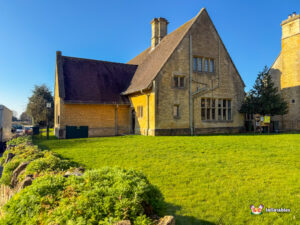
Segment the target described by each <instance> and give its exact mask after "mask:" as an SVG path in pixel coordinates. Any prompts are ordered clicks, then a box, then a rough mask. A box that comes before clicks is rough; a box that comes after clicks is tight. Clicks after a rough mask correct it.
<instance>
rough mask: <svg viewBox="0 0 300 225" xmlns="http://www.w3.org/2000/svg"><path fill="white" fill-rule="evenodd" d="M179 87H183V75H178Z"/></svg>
mask: <svg viewBox="0 0 300 225" xmlns="http://www.w3.org/2000/svg"><path fill="white" fill-rule="evenodd" d="M179 80H180V87H184V77H180V78H179Z"/></svg>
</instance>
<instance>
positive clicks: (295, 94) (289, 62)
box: [270, 13, 300, 131]
mask: <svg viewBox="0 0 300 225" xmlns="http://www.w3.org/2000/svg"><path fill="white" fill-rule="evenodd" d="M281 27H282V38H281V52H280V54H279V56H278V57H277V59H276V60H275V62H274V64H273V65H272V67H271V69H270V73H271V75H272V78H273V80H274V83H275V85H276V86H277V87H278V89H279V91H280V92H281V93H282V95H283V97H284V99H285V100H286V102H287V103H288V108H289V112H288V113H287V114H286V115H283V116H274V117H273V118H272V120H273V121H274V122H275V124H278V128H279V129H280V130H284V131H289V130H300V15H299V14H298V15H297V14H296V13H293V14H292V15H289V17H288V19H287V20H284V21H282V23H281Z"/></svg>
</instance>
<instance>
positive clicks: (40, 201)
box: [0, 168, 163, 225]
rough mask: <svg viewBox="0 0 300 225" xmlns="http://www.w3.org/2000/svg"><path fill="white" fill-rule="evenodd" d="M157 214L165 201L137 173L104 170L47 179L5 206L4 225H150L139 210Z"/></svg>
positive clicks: (143, 177) (15, 197) (39, 181)
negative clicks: (127, 222)
mask: <svg viewBox="0 0 300 225" xmlns="http://www.w3.org/2000/svg"><path fill="white" fill-rule="evenodd" d="M145 204H146V205H149V206H151V207H152V209H153V213H154V214H157V215H160V214H161V213H162V210H163V197H162V194H161V193H160V192H159V190H158V189H157V188H155V187H154V186H153V185H151V184H150V183H149V181H148V180H147V178H146V177H145V176H144V175H143V174H141V173H138V172H135V171H132V170H129V171H126V170H122V169H119V168H104V169H101V170H92V171H87V172H85V173H84V175H83V176H70V177H68V178H65V177H62V176H60V175H45V176H42V177H39V178H37V179H35V180H34V182H33V184H32V185H31V186H29V187H27V188H25V189H23V190H22V191H21V192H19V193H18V194H16V195H15V196H13V198H12V199H10V201H9V202H8V203H7V204H6V205H5V206H4V209H3V212H4V217H3V218H2V220H1V221H0V222H1V223H2V224H112V223H114V222H117V221H120V220H124V219H129V220H131V222H133V223H134V224H139V225H146V224H151V220H150V219H149V218H148V217H147V216H146V215H145V211H144V208H143V205H145Z"/></svg>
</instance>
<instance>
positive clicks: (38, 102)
mask: <svg viewBox="0 0 300 225" xmlns="http://www.w3.org/2000/svg"><path fill="white" fill-rule="evenodd" d="M48 102H49V103H51V108H50V109H48V108H47V107H46V103H48ZM53 102H54V101H53V96H52V93H51V91H50V90H49V89H48V88H47V87H46V85H41V86H38V85H36V86H35V87H34V90H33V92H32V96H31V97H29V102H28V104H27V109H26V113H27V114H28V115H29V116H31V117H32V119H33V123H34V124H35V125H46V124H47V120H48V118H49V123H50V124H53V119H54V118H53V117H54V107H53Z"/></svg>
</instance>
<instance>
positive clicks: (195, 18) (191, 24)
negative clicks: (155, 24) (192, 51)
mask: <svg viewBox="0 0 300 225" xmlns="http://www.w3.org/2000/svg"><path fill="white" fill-rule="evenodd" d="M204 11H206V9H205V8H202V9H201V10H200V11H199V13H198V14H197V15H196V16H195V17H193V18H192V19H190V20H189V21H187V22H186V23H184V24H183V25H181V26H180V27H178V28H177V29H176V30H174V31H172V32H171V33H170V34H168V35H167V36H165V37H164V38H163V39H162V41H161V42H160V43H159V44H158V45H157V46H156V47H155V48H154V49H153V50H151V52H150V53H148V55H147V58H146V59H144V60H143V61H142V62H141V63H140V64H139V65H138V69H137V71H136V72H135V75H134V76H133V79H132V82H131V84H130V86H129V87H128V89H127V90H126V91H124V92H123V93H122V94H124V95H126V94H131V93H134V92H137V91H139V90H140V89H146V88H148V87H149V85H151V81H152V80H153V79H155V77H156V76H157V75H158V73H159V72H160V70H161V69H162V67H163V66H164V65H165V64H166V62H167V61H168V59H169V58H170V57H171V55H172V54H173V52H174V51H175V49H176V48H177V46H178V45H179V44H180V42H181V41H182V40H183V38H184V37H185V35H186V34H187V33H188V32H189V31H190V29H191V27H192V26H193V24H194V22H195V21H196V20H197V18H198V17H199V16H200V15H201V14H202V13H203V12H204ZM185 26H188V27H187V28H186V30H185V31H184V32H183V33H182V34H180V35H181V37H180V38H179V39H178V40H177V41H175V43H174V45H172V46H171V47H170V48H172V50H171V51H170V52H169V53H168V54H167V56H166V57H164V58H163V60H162V62H161V63H160V65H159V66H158V68H159V69H157V71H154V74H155V75H154V76H153V77H151V81H150V80H149V81H146V82H149V83H148V84H147V87H146V88H145V87H143V88H142V87H137V88H132V84H133V83H134V82H135V81H136V80H137V79H139V76H136V74H139V67H141V66H143V64H144V63H145V60H147V59H149V58H150V57H151V56H153V55H154V54H155V53H157V52H158V51H159V50H160V48H162V47H161V46H164V44H165V43H166V42H167V41H168V40H169V39H170V38H171V37H173V36H174V34H176V33H177V32H179V31H180V30H181V29H183V28H185ZM143 52H145V51H143ZM143 79H144V78H143ZM144 86H145V85H144ZM130 89H132V90H130Z"/></svg>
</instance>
